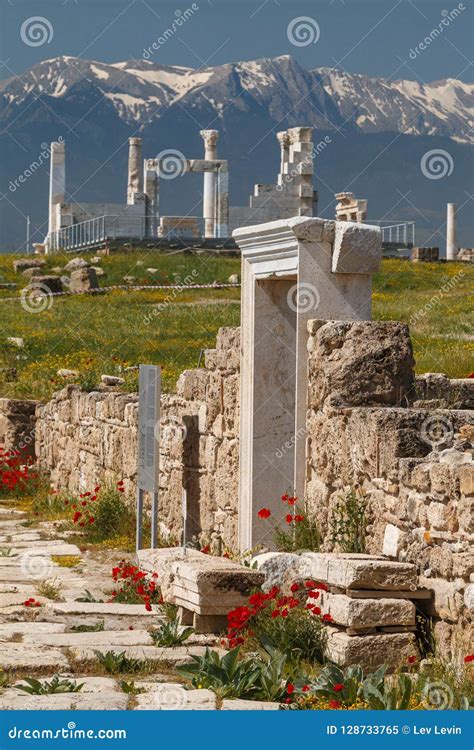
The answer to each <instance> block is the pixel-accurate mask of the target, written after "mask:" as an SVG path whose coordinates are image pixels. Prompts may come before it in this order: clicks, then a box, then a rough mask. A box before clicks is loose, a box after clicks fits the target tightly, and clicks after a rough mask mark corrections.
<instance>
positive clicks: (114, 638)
mask: <svg viewBox="0 0 474 750" xmlns="http://www.w3.org/2000/svg"><path fill="white" fill-rule="evenodd" d="M25 521H26V513H23V512H22V511H18V510H15V509H14V508H13V507H12V505H11V502H8V501H4V502H3V503H2V504H1V505H0V667H1V668H2V669H3V670H4V674H6V675H7V676H8V680H7V682H6V684H5V685H4V686H3V688H1V687H0V710H14V709H25V708H26V709H40V710H53V709H78V710H84V709H86V710H87V709H106V710H126V709H135V710H166V709H193V710H209V709H222V710H230V709H233V708H235V709H240V710H243V709H247V710H248V709H252V708H258V709H262V708H275V707H277V706H276V704H258V705H256V704H254V703H252V702H250V701H224V702H223V703H219V702H218V701H217V700H216V696H215V694H214V693H213V692H211V691H209V690H185V688H184V687H183V685H182V684H180V677H179V675H178V674H177V673H176V671H175V670H174V667H175V666H177V665H179V664H184V663H186V662H188V661H190V658H191V655H192V654H196V655H197V654H202V653H203V652H204V650H205V647H206V645H211V646H215V645H216V638H215V636H206V635H194V636H191V638H190V639H189V640H188V641H186V644H185V645H184V646H180V647H175V648H160V647H157V646H155V645H153V641H152V638H151V636H150V633H149V631H150V630H152V629H154V628H156V627H157V626H158V625H159V623H160V622H162V621H163V619H164V618H163V615H162V614H161V612H160V610H159V608H158V607H157V608H156V611H153V612H147V611H146V610H145V607H144V606H142V605H133V604H116V603H113V602H110V603H109V602H108V599H109V598H110V590H111V589H112V587H113V582H112V578H111V569H112V566H113V565H115V564H117V562H118V561H119V559H120V557H121V555H120V553H118V552H117V551H113V550H107V551H105V552H103V553H91V552H90V551H85V552H81V550H80V549H79V548H78V547H77V546H76V545H74V544H71V543H69V542H68V540H67V536H68V535H67V534H66V533H62V534H60V533H59V532H58V526H59V524H56V523H53V522H39V523H38V524H36V525H35V526H34V527H33V526H30V525H24V524H25ZM53 556H54V557H55V558H56V560H57V558H58V557H59V558H60V557H65V556H77V557H78V558H80V562H79V564H78V565H77V566H74V567H70V568H68V567H64V566H61V565H60V564H58V562H56V561H54V560H53V559H52V557H53ZM44 581H48V582H53V583H54V585H55V586H56V587H57V588H58V589H59V597H60V601H52V600H51V599H50V598H47V596H44V595H41V594H40V593H39V591H38V586H39V587H40V589H41V582H44ZM86 590H87V591H89V592H90V593H91V594H92V596H93V597H94V599H96V600H103V601H96V602H93V601H91V602H89V601H85V602H81V601H78V599H80V598H84V596H85V592H86ZM43 593H46V592H45V591H44V590H43ZM31 597H32V598H34V600H35V602H40V604H41V605H42V606H29V607H26V606H25V604H24V602H25V601H26V600H28V599H30V598H31ZM96 625H100V626H101V627H103V629H102V630H97V631H93V632H91V631H88V632H78V631H77V628H78V627H80V626H89V627H92V626H96ZM96 651H99V652H101V653H106V652H108V651H112V652H113V653H123V652H124V653H125V654H126V655H127V656H128V657H130V658H134V659H143V660H145V661H146V663H147V672H146V673H145V672H141V673H139V674H138V676H134V675H133V674H117V675H107V674H106V673H105V674H104V671H103V670H101V669H100V667H99V666H98V661H97V657H96V653H95V652H96ZM148 671H149V672H150V673H149V674H148ZM55 674H60V676H61V677H65V678H67V679H70V680H75V681H76V682H77V683H78V684H79V683H84V686H83V688H82V689H81V691H80V692H78V693H63V694H57V695H28V694H27V693H25V692H23V691H21V690H18V689H17V688H15V685H16V684H18V683H19V682H22V681H23V678H24V677H34V678H36V679H39V680H51V678H52V676H53V675H55ZM1 677H2V674H1V673H0V678H1ZM124 682H125V683H127V684H128V686H127V685H125V686H124ZM131 683H133V686H134V692H126V691H127V690H129V689H130V685H131ZM1 684H2V680H1V679H0V686H1ZM124 687H125V690H124Z"/></svg>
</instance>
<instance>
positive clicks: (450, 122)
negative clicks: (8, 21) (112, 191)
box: [0, 55, 474, 143]
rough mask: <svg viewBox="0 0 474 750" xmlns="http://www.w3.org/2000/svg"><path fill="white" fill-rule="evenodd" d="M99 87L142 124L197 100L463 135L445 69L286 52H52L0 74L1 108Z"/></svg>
mask: <svg viewBox="0 0 474 750" xmlns="http://www.w3.org/2000/svg"><path fill="white" fill-rule="evenodd" d="M79 84H81V88H82V90H83V91H84V87H85V85H88V86H89V87H90V89H91V97H92V98H93V99H95V98H96V97H95V96H93V94H95V95H97V94H99V95H100V96H102V97H105V100H106V101H107V102H110V104H111V105H112V106H113V108H114V109H115V111H116V113H117V115H118V117H119V118H120V119H121V120H123V121H124V122H125V123H127V124H128V125H131V126H135V127H136V126H138V127H139V128H145V127H147V126H148V125H149V124H150V121H152V120H154V119H156V118H160V117H161V116H162V115H163V114H164V113H165V112H166V111H167V110H168V109H169V108H170V107H172V106H179V107H185V108H186V107H190V108H191V109H200V108H202V107H203V106H204V107H205V108H206V109H207V110H209V108H210V109H211V110H213V111H214V114H215V117H216V118H217V121H218V120H222V119H225V117H226V113H230V112H231V111H232V110H233V109H244V110H250V109H252V108H254V107H259V108H260V107H264V108H265V109H266V110H267V112H268V114H269V115H270V116H271V117H272V119H276V120H278V119H281V118H282V117H284V116H285V115H286V114H287V113H288V112H292V113H294V114H295V115H297V116H298V117H300V118H304V121H305V122H307V123H308V124H309V123H311V124H313V125H314V126H315V127H319V128H321V129H324V130H325V131H326V130H334V129H336V128H339V127H341V126H342V125H344V126H349V127H351V128H355V129H357V130H359V131H360V132H363V133H381V132H401V133H406V134H408V135H427V136H438V135H440V136H447V137H449V138H453V139H454V140H456V141H458V142H460V143H472V142H473V141H474V133H473V130H472V126H473V124H474V86H473V85H469V84H466V83H463V82H462V81H457V80H454V79H449V78H448V79H446V80H444V81H436V82H434V83H429V84H425V85H423V84H420V83H418V82H416V81H408V80H403V81H388V80H385V79H383V78H371V77H368V76H363V75H352V74H347V73H345V72H342V71H339V70H333V69H331V68H320V69H315V70H312V71H307V70H304V69H303V68H302V67H301V66H300V65H299V64H298V63H297V62H296V61H295V60H294V59H293V58H292V57H290V56H288V55H284V56H282V57H276V58H262V59H260V60H255V61H250V62H238V63H229V64H226V65H219V66H216V67H209V68H203V69H200V70H197V71H196V70H193V69H191V68H183V67H178V66H163V65H157V64H156V63H153V62H149V61H145V60H139V61H135V60H131V61H126V62H119V63H114V64H106V63H101V62H95V61H91V60H82V59H80V58H73V57H57V58H53V59H51V60H46V61H44V62H42V63H39V64H38V65H35V66H34V67H33V68H31V70H29V71H28V72H27V73H25V74H24V75H23V76H20V77H19V78H17V79H9V80H7V81H4V82H3V83H2V84H0V117H1V118H2V119H4V118H6V119H7V120H8V119H10V116H11V115H13V114H14V113H15V112H17V111H18V108H20V110H21V107H22V105H23V104H25V103H26V102H29V100H30V98H31V96H34V97H37V96H41V97H48V98H49V97H51V98H52V99H63V100H67V99H68V98H69V97H71V96H74V92H75V90H76V89H77V87H78V85H79Z"/></svg>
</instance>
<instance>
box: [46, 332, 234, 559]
mask: <svg viewBox="0 0 474 750" xmlns="http://www.w3.org/2000/svg"><path fill="white" fill-rule="evenodd" d="M239 333H240V331H239V329H238V328H237V329H235V328H221V329H220V330H219V333H218V335H217V342H216V348H215V349H209V350H207V351H206V353H205V367H204V368H202V369H196V370H186V371H185V372H183V373H182V374H181V375H180V377H179V380H178V384H177V389H176V394H173V395H169V394H164V395H162V398H161V434H160V495H159V519H160V522H161V529H162V532H163V533H164V534H165V535H166V534H170V535H171V537H172V538H174V539H179V538H180V533H181V525H182V524H181V505H182V498H181V489H182V487H185V488H186V489H187V497H188V536H190V535H193V534H195V533H198V532H199V531H201V530H205V531H209V532H210V531H215V532H219V534H220V535H221V536H222V538H223V541H224V543H225V544H228V545H229V546H232V547H235V546H236V538H237V501H238V437H237V434H238V422H239V366H240V335H239ZM137 444H138V396H137V395H136V394H122V393H118V392H110V389H107V391H105V390H101V391H94V392H91V393H84V392H82V391H81V390H80V389H79V388H78V387H77V386H74V385H69V386H67V387H66V388H64V389H63V390H62V391H59V392H58V393H56V394H55V395H54V397H53V399H52V400H51V401H49V402H48V403H46V404H45V405H43V406H39V407H38V410H37V423H36V453H37V456H38V459H39V462H40V464H41V465H42V466H43V467H44V468H45V469H47V470H48V472H49V473H50V474H51V482H52V485H53V486H54V487H56V488H58V489H63V490H70V491H77V490H80V491H84V490H88V489H90V488H91V487H94V485H96V484H97V483H98V482H101V481H106V480H110V481H114V480H118V479H123V480H124V482H125V487H126V489H127V490H130V491H131V492H132V493H133V492H134V491H135V487H136V475H137V459H136V457H137Z"/></svg>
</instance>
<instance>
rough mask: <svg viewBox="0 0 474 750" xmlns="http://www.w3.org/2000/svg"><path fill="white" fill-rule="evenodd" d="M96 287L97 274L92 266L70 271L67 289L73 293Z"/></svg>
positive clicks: (87, 290) (97, 283)
mask: <svg viewBox="0 0 474 750" xmlns="http://www.w3.org/2000/svg"><path fill="white" fill-rule="evenodd" d="M98 287H99V282H98V281H97V274H96V272H95V270H94V269H93V268H89V267H87V268H77V269H76V270H75V271H73V272H72V273H71V279H70V282H69V291H71V292H72V293H73V294H78V293H81V292H89V291H90V290H91V289H98Z"/></svg>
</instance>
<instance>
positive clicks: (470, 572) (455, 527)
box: [0, 321, 474, 655]
mask: <svg viewBox="0 0 474 750" xmlns="http://www.w3.org/2000/svg"><path fill="white" fill-rule="evenodd" d="M308 348H309V383H310V387H309V396H308V412H307V429H306V434H305V435H304V436H299V438H298V439H305V440H307V445H308V448H307V452H308V461H307V467H306V502H307V504H308V507H309V508H311V509H312V510H314V512H315V513H316V515H317V518H318V522H319V525H320V528H321V532H322V549H323V550H329V549H330V548H331V541H330V538H331V534H330V520H331V517H332V513H333V510H334V506H335V504H336V502H337V499H338V498H339V497H340V496H341V494H343V493H344V492H345V491H347V490H348V489H349V488H351V487H359V488H360V489H361V490H362V491H363V493H364V495H365V496H366V497H367V499H368V518H369V525H368V527H367V545H368V551H369V552H371V553H374V554H381V553H383V554H385V555H388V556H390V557H393V558H396V559H399V560H401V561H406V562H414V563H416V565H417V567H418V570H419V573H420V585H421V586H426V587H427V588H430V589H432V590H433V591H434V592H435V595H434V600H433V603H432V604H431V605H430V607H429V609H428V610H427V614H429V615H431V616H433V617H434V618H435V633H436V636H437V640H438V643H439V644H440V647H441V652H442V653H444V654H446V655H450V654H452V653H453V652H454V651H458V650H459V649H461V650H462V649H463V648H464V652H465V653H467V650H466V648H467V647H466V645H465V644H466V643H467V640H468V638H469V633H470V631H469V630H468V628H467V622H468V610H469V609H472V607H473V604H474V601H473V600H474V564H473V556H472V541H473V540H474V520H473V509H474V463H473V462H472V460H471V461H470V460H469V459H470V455H471V454H470V453H469V450H470V449H472V442H469V439H470V440H471V441H472V428H471V431H470V432H469V428H467V432H466V425H469V424H471V425H472V424H473V422H474V412H473V411H472V408H473V403H472V401H473V395H472V394H473V390H472V388H473V385H474V384H473V381H472V380H449V379H448V378H445V377H443V376H433V375H431V376H420V377H417V378H415V377H414V372H413V365H414V362H413V354H412V348H411V342H410V339H409V334H408V328H407V327H406V326H405V325H403V324H401V323H383V322H355V323H351V322H327V323H324V322H323V323H322V322H321V321H312V322H311V323H310V324H309V339H308ZM239 363H240V331H239V329H238V328H224V329H220V331H219V333H218V336H217V343H216V348H215V349H212V350H208V351H206V355H205V367H204V368H202V369H196V370H188V371H185V372H183V373H182V375H181V376H180V378H179V381H178V385H177V392H176V394H175V395H174V394H173V395H163V396H162V429H161V440H160V461H161V467H160V474H161V492H160V498H159V517H160V521H161V523H162V530H164V531H166V530H168V531H169V532H170V534H171V537H172V538H173V537H174V538H178V537H179V534H180V532H181V488H182V487H183V486H184V487H186V488H187V492H188V505H189V514H190V526H189V527H188V532H190V533H197V532H199V531H201V530H203V531H204V532H205V533H206V535H207V538H208V539H209V536H210V534H211V533H212V532H216V533H218V534H219V535H220V536H221V537H222V539H223V541H224V543H225V544H226V545H228V546H229V547H231V548H234V549H235V548H236V547H237V504H238V432H239ZM31 404H33V402H30V406H29V407H28V409H27V413H28V414H29V415H30V416H29V417H28V418H27V417H25V413H26V412H25V410H24V409H20V408H19V405H18V404H16V406H14V407H13V406H12V402H11V401H8V400H7V399H3V400H0V437H1V441H2V442H6V443H7V444H8V439H10V440H11V441H13V442H15V440H16V439H17V438H18V437H19V436H20V435H22V436H24V435H25V434H29V433H28V430H27V422H28V419H29V420H30V430H29V432H30V433H31V431H33V434H34V432H35V431H36V452H37V456H38V458H39V460H40V463H41V464H42V465H43V466H44V467H45V468H46V469H48V470H49V471H50V472H51V480H52V484H53V485H54V486H56V487H58V488H61V489H69V490H72V491H76V490H78V489H80V490H85V489H87V488H90V487H91V486H94V485H95V484H96V483H97V482H99V481H103V480H104V479H107V478H110V479H112V478H113V479H119V478H121V479H124V480H125V483H126V486H127V488H128V489H130V490H134V489H135V480H136V455H137V414H138V399H137V396H136V395H133V394H127V395H124V394H120V393H116V392H110V391H107V392H104V391H100V392H93V393H83V392H81V391H80V390H79V389H78V388H77V387H75V386H67V387H66V388H65V389H63V390H62V391H60V392H59V393H57V394H56V395H55V397H54V398H53V399H52V400H51V401H50V402H48V403H47V404H45V405H43V406H38V407H37V420H36V429H34V418H33V417H32V416H31V414H32V409H33V408H34V406H35V405H34V404H33V406H31ZM17 419H18V425H17V426H15V422H16V421H17ZM433 419H434V420H435V422H438V423H440V424H441V426H442V427H443V426H446V425H448V427H447V428H446V431H447V436H446V441H445V443H443V444H442V445H440V446H435V447H436V448H437V450H432V448H431V446H430V445H429V444H428V443H427V442H426V441H425V440H424V437H426V434H427V433H426V430H427V429H430V427H429V425H430V424H431V422H430V420H431V421H432V420H433ZM427 425H428V428H427ZM470 550H471V551H470ZM422 606H424V605H422ZM459 639H461V640H462V641H463V642H464V645H461V646H459Z"/></svg>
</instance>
